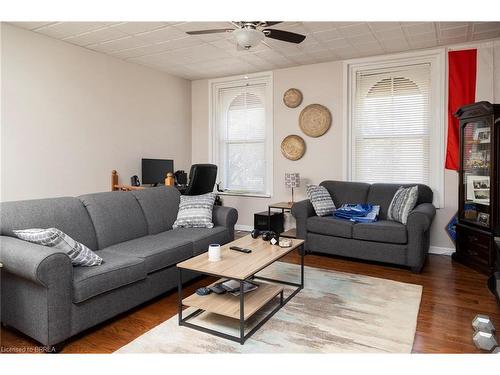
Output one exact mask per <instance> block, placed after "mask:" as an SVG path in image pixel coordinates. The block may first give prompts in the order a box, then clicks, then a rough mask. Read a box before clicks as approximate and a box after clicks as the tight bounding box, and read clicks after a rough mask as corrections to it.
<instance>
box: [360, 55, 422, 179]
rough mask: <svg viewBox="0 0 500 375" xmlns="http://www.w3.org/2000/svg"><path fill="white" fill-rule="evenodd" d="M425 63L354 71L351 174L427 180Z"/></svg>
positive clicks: (381, 177) (361, 176) (362, 177)
mask: <svg viewBox="0 0 500 375" xmlns="http://www.w3.org/2000/svg"><path fill="white" fill-rule="evenodd" d="M430 77H431V71H430V64H418V65H411V66H405V67H399V68H389V69H383V70H362V71H358V72H357V73H356V95H355V104H354V113H353V122H352V138H351V141H352V145H351V150H352V165H351V168H352V177H353V179H354V180H356V181H363V182H369V183H374V182H387V183H391V182H394V183H423V184H429V183H430V176H431V171H430V155H431V154H430V146H431V142H430V138H431V134H430V127H431V111H430Z"/></svg>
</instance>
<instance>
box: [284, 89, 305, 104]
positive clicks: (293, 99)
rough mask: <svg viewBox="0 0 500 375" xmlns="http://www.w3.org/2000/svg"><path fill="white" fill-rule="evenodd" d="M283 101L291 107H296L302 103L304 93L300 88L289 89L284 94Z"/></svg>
mask: <svg viewBox="0 0 500 375" xmlns="http://www.w3.org/2000/svg"><path fill="white" fill-rule="evenodd" d="M283 103H285V105H286V106H287V107H289V108H296V107H298V106H299V105H300V103H302V93H301V92H300V90H299V89H288V90H286V91H285V93H284V94H283Z"/></svg>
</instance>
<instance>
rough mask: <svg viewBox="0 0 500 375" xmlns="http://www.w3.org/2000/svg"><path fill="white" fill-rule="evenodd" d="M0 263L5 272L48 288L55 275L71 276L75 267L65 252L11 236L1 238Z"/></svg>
mask: <svg viewBox="0 0 500 375" xmlns="http://www.w3.org/2000/svg"><path fill="white" fill-rule="evenodd" d="M0 261H1V262H2V264H3V267H4V270H5V271H7V272H10V273H12V274H14V275H17V276H20V277H22V278H24V279H28V280H30V281H33V282H35V283H37V284H40V285H43V286H45V287H48V286H49V285H50V284H51V281H52V280H53V279H54V275H61V276H62V275H64V274H69V275H70V276H71V277H70V278H69V279H68V280H67V284H68V285H67V286H68V287H69V285H70V283H71V278H72V273H73V266H72V265H71V259H70V258H69V257H68V255H67V254H65V253H64V252H62V251H60V250H57V249H54V248H50V247H47V246H42V245H37V244H34V243H31V242H27V241H23V240H20V239H18V238H14V237H9V236H0Z"/></svg>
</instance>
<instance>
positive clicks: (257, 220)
mask: <svg viewBox="0 0 500 375" xmlns="http://www.w3.org/2000/svg"><path fill="white" fill-rule="evenodd" d="M253 227H254V229H259V230H269V222H268V212H267V211H262V212H257V213H256V214H254V215H253ZM271 230H272V231H273V232H275V233H278V234H280V233H282V232H283V230H284V227H283V213H282V212H276V211H275V212H273V211H271Z"/></svg>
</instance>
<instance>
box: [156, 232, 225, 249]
mask: <svg viewBox="0 0 500 375" xmlns="http://www.w3.org/2000/svg"><path fill="white" fill-rule="evenodd" d="M230 235H231V234H230V233H229V229H228V228H226V227H222V226H217V227H213V228H177V229H174V230H170V231H167V232H163V233H159V234H158V236H159V237H163V238H166V239H169V240H173V239H179V240H186V241H190V242H191V243H192V244H193V252H192V255H198V254H201V253H204V252H205V251H207V250H208V245H210V244H212V243H218V244H221V245H222V244H225V243H228V242H229V241H230V239H231V238H230Z"/></svg>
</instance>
